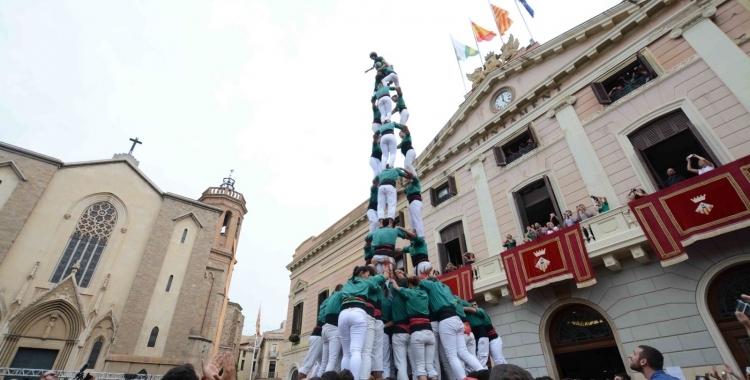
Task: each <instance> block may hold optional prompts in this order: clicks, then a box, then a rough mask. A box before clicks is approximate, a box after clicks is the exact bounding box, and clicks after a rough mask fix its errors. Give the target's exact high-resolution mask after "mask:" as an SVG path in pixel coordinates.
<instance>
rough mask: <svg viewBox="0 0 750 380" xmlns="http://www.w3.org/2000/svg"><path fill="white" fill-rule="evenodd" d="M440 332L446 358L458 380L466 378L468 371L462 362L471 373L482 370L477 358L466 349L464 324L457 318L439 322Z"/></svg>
mask: <svg viewBox="0 0 750 380" xmlns="http://www.w3.org/2000/svg"><path fill="white" fill-rule="evenodd" d="M438 331H439V333H440V343H441V344H442V345H443V349H444V350H445V356H446V357H447V359H448V362H450V367H451V370H453V375H454V376H456V378H457V379H463V378H464V377H466V371H465V370H464V367H463V365H462V364H461V361H463V362H464V363H466V366H467V367H468V369H469V370H471V371H479V370H481V369H482V365H481V364H479V361H478V360H477V358H475V357H474V356H472V355H471V354H470V353H469V350H468V349H467V348H466V337H465V335H464V324H463V322H461V319H459V318H458V317H457V316H455V317H450V318H446V319H444V320H442V321H440V322H439V324H438Z"/></svg>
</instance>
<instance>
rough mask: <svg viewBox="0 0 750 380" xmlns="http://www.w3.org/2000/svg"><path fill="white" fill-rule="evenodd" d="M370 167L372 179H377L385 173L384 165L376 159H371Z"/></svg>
mask: <svg viewBox="0 0 750 380" xmlns="http://www.w3.org/2000/svg"><path fill="white" fill-rule="evenodd" d="M370 167H371V168H372V178H375V177H377V176H378V174H380V172H382V171H383V163H382V162H380V160H378V159H377V158H375V157H370Z"/></svg>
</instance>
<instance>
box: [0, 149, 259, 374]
mask: <svg viewBox="0 0 750 380" xmlns="http://www.w3.org/2000/svg"><path fill="white" fill-rule="evenodd" d="M246 213H247V209H246V207H245V200H244V197H243V196H242V194H241V193H239V192H237V191H235V190H234V187H233V180H232V179H231V178H228V179H225V184H224V185H222V186H221V187H210V188H208V189H207V190H206V191H205V192H204V193H203V194H202V195H201V197H200V198H199V199H198V200H195V199H190V198H188V197H184V196H181V195H177V194H173V193H168V192H164V191H162V190H161V189H160V188H159V187H157V185H156V184H154V183H153V182H152V181H151V180H150V179H149V178H148V177H146V175H145V174H144V173H143V172H141V171H140V170H139V169H138V161H137V160H136V159H135V158H134V157H133V156H132V155H130V154H116V155H115V156H114V158H112V159H109V160H100V161H89V162H77V163H65V162H62V161H60V160H58V159H55V158H52V157H48V156H45V155H43V154H39V153H36V152H32V151H29V150H26V149H23V148H20V147H16V146H12V145H9V144H5V143H0V334H1V335H0V336H1V339H0V367H11V368H34V369H57V370H78V369H79V368H81V366H83V365H84V364H88V366H89V370H92V371H95V372H112V373H133V374H135V373H139V372H140V373H143V371H145V372H146V373H148V374H163V373H165V372H166V371H167V370H169V368H172V367H173V366H175V365H179V364H183V363H186V362H188V363H192V364H194V365H199V364H200V359H208V358H210V357H211V356H212V355H213V354H215V353H217V352H226V351H232V352H235V353H237V352H238V349H239V343H240V342H239V340H240V337H241V331H242V324H243V322H244V317H242V314H241V310H242V308H241V307H240V306H239V305H237V304H236V303H232V302H229V301H228V298H227V294H228V288H229V284H230V282H231V278H232V269H233V267H234V265H235V263H236V262H237V260H236V252H237V241H238V238H239V234H240V230H241V224H242V220H243V218H244V215H245V214H246Z"/></svg>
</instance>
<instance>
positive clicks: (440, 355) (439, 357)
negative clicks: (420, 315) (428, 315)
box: [430, 321, 461, 380]
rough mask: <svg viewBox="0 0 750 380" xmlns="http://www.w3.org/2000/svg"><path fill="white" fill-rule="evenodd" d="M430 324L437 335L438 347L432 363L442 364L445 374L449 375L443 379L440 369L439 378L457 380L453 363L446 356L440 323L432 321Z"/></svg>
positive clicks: (439, 366)
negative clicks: (452, 366) (452, 369)
mask: <svg viewBox="0 0 750 380" xmlns="http://www.w3.org/2000/svg"><path fill="white" fill-rule="evenodd" d="M430 324H431V325H432V333H433V334H434V335H435V343H436V347H437V349H436V350H435V358H434V359H433V360H432V365H433V366H434V367H435V368H441V364H442V369H443V372H445V376H447V379H442V377H443V374H442V373H440V371H438V379H442V380H456V376H455V375H453V371H451V365H450V362H449V361H448V357H447V356H445V349H443V344H442V342H441V341H440V331H439V330H440V328H439V323H438V322H432V321H431V322H430ZM459 380H461V379H459Z"/></svg>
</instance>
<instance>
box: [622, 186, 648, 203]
mask: <svg viewBox="0 0 750 380" xmlns="http://www.w3.org/2000/svg"><path fill="white" fill-rule="evenodd" d="M646 195H648V193H647V192H646V191H645V190H643V189H641V188H640V187H637V188H636V187H634V188H632V189H630V192H629V193H628V195H626V197H628V199H630V200H631V201H634V200H636V199H641V198H643V197H645V196H646Z"/></svg>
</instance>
